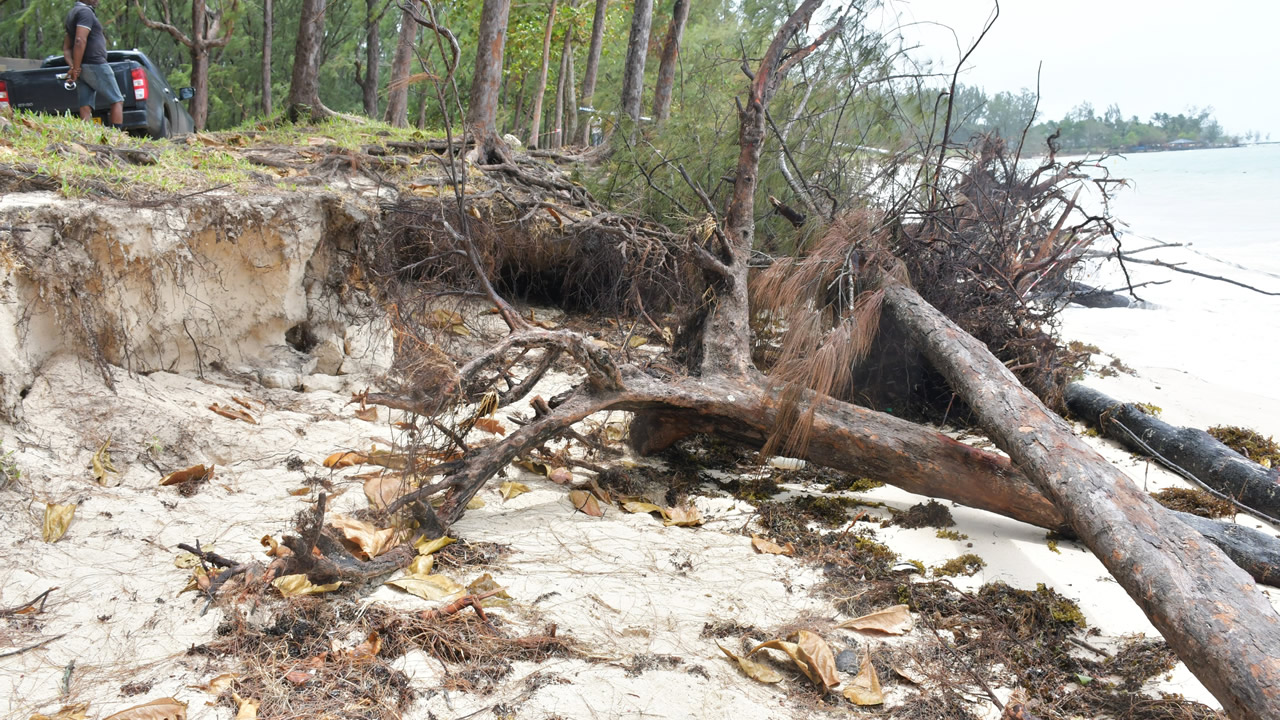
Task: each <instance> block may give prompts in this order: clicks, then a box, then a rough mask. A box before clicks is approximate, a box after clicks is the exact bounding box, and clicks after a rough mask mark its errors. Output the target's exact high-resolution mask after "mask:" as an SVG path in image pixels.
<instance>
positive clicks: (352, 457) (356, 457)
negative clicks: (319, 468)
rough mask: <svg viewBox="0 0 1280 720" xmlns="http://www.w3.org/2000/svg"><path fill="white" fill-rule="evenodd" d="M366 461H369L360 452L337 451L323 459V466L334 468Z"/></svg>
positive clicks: (361, 463)
mask: <svg viewBox="0 0 1280 720" xmlns="http://www.w3.org/2000/svg"><path fill="white" fill-rule="evenodd" d="M366 462H369V459H368V458H366V457H365V456H364V455H361V454H360V453H355V452H337V453H334V454H332V455H330V456H329V457H327V458H325V459H324V466H325V467H327V468H333V469H334V470H336V469H338V468H344V467H352V466H354V465H363V464H364V463H366Z"/></svg>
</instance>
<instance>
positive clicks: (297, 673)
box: [284, 670, 316, 685]
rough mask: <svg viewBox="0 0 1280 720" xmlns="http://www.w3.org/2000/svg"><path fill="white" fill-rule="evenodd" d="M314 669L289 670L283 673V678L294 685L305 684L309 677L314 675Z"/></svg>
mask: <svg viewBox="0 0 1280 720" xmlns="http://www.w3.org/2000/svg"><path fill="white" fill-rule="evenodd" d="M315 674H316V671H315V670H290V671H289V672H287V673H285V674H284V679H285V680H288V681H289V682H291V683H293V684H294V685H306V684H307V682H308V681H309V680H311V678H313V677H315Z"/></svg>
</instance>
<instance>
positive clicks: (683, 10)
mask: <svg viewBox="0 0 1280 720" xmlns="http://www.w3.org/2000/svg"><path fill="white" fill-rule="evenodd" d="M688 20H689V0H676V4H675V6H674V7H672V8H671V24H670V25H668V26H667V37H666V39H665V40H663V41H662V60H661V62H659V63H658V83H657V84H656V85H654V87H653V121H654V122H658V123H660V122H662V121H663V120H666V119H667V117H668V116H670V115H671V88H672V86H673V85H675V80H676V65H677V64H678V60H679V57H680V40H681V38H683V37H684V25H685V23H686V22H688Z"/></svg>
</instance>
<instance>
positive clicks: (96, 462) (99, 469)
mask: <svg viewBox="0 0 1280 720" xmlns="http://www.w3.org/2000/svg"><path fill="white" fill-rule="evenodd" d="M89 465H90V467H92V468H93V479H94V480H97V481H98V484H99V485H106V484H107V480H108V473H110V474H114V475H119V474H120V471H119V470H117V469H116V466H115V465H113V464H111V438H107V441H106V442H104V443H102V445H101V446H100V447H99V448H98V450H97V452H95V453H94V454H93V456H92V457H90V458H89Z"/></svg>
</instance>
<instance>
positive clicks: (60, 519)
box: [41, 503, 76, 543]
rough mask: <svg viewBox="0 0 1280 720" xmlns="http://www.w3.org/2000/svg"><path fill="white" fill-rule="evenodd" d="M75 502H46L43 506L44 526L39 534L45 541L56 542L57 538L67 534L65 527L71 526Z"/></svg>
mask: <svg viewBox="0 0 1280 720" xmlns="http://www.w3.org/2000/svg"><path fill="white" fill-rule="evenodd" d="M75 514H76V506H75V503H72V504H70V505H55V504H53V503H46V504H45V506H44V528H43V530H42V532H41V535H42V536H43V537H44V541H45V542H47V543H54V542H58V539H59V538H61V537H62V536H63V535H66V534H67V528H69V527H71V519H72V518H74V517H75Z"/></svg>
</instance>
